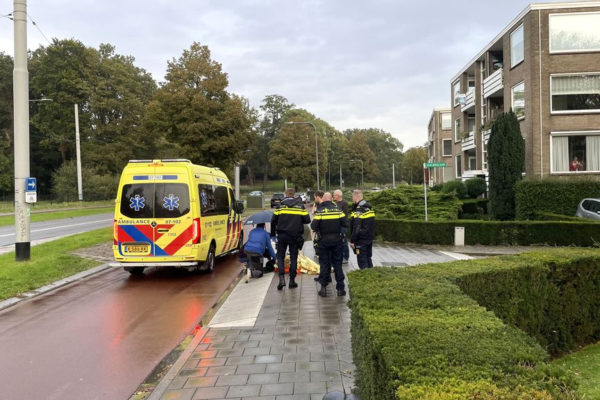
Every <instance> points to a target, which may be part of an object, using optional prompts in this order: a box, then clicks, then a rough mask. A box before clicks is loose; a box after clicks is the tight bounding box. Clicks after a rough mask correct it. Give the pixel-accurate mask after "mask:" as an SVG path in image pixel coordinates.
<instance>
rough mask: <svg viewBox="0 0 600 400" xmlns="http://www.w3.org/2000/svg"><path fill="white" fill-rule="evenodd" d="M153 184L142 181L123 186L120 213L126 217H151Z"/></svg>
mask: <svg viewBox="0 0 600 400" xmlns="http://www.w3.org/2000/svg"><path fill="white" fill-rule="evenodd" d="M153 206H154V184H152V183H142V184H134V185H125V186H123V193H122V195H121V214H123V215H124V216H126V217H128V218H152V216H153V212H152V208H153Z"/></svg>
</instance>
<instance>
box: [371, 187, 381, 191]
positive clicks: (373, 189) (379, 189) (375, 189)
mask: <svg viewBox="0 0 600 400" xmlns="http://www.w3.org/2000/svg"><path fill="white" fill-rule="evenodd" d="M381 190H382V189H381V188H380V187H377V186H375V187H374V188H371V192H381Z"/></svg>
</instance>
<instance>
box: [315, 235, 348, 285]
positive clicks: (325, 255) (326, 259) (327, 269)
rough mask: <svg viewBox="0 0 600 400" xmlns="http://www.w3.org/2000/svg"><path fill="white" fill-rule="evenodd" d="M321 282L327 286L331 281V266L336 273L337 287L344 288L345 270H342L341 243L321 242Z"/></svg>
mask: <svg viewBox="0 0 600 400" xmlns="http://www.w3.org/2000/svg"><path fill="white" fill-rule="evenodd" d="M318 249H319V267H320V268H319V283H320V284H321V285H323V286H327V284H328V283H329V282H331V267H332V266H333V272H334V273H335V282H336V284H335V288H336V289H337V290H343V289H344V271H343V270H342V248H341V247H340V245H339V243H335V244H325V243H319V247H318Z"/></svg>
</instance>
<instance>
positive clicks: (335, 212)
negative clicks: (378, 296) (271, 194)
mask: <svg viewBox="0 0 600 400" xmlns="http://www.w3.org/2000/svg"><path fill="white" fill-rule="evenodd" d="M347 226H348V220H347V219H346V215H345V214H344V212H343V211H341V210H340V209H339V208H338V207H337V205H336V204H335V203H333V202H332V197H331V193H329V192H328V193H325V194H324V195H323V201H322V202H321V203H320V204H319V207H318V208H317V211H316V212H315V216H314V219H313V221H312V223H311V225H310V227H311V229H312V230H313V231H314V232H315V236H316V238H317V240H316V241H317V249H318V252H319V266H320V272H319V283H320V284H321V290H319V296H322V297H325V296H327V290H326V288H327V284H328V283H329V282H330V281H331V277H330V275H331V267H332V266H333V271H334V273H335V282H336V289H337V295H338V296H345V295H346V291H345V290H344V271H343V270H342V248H341V246H340V245H341V243H342V242H343V240H344V234H345V232H346V228H347Z"/></svg>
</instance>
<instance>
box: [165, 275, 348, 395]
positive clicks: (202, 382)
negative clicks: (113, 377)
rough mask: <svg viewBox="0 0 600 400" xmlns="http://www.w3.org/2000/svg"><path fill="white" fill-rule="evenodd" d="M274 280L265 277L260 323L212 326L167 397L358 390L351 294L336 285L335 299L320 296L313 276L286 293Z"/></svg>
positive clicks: (332, 290) (332, 293)
mask: <svg viewBox="0 0 600 400" xmlns="http://www.w3.org/2000/svg"><path fill="white" fill-rule="evenodd" d="M273 278H274V276H273V274H268V275H265V277H263V278H261V279H271V280H272V281H271V284H270V286H269V288H268V291H267V294H266V297H265V300H264V303H263V305H262V308H261V310H260V312H259V314H258V318H257V319H256V323H255V325H254V326H253V327H236V328H209V329H208V330H206V332H205V335H204V337H203V338H202V340H201V341H200V343H199V344H198V346H197V347H196V349H195V350H194V352H193V353H192V354H191V356H190V357H189V359H188V360H187V361H186V363H185V364H184V366H183V367H182V368H181V369H180V370H179V372H178V373H177V376H176V377H175V378H174V379H173V380H172V381H171V383H170V385H169V387H168V389H167V390H166V391H165V392H164V393H163V394H162V397H161V399H232V398H233V399H271V400H278V399H311V400H317V399H319V400H320V399H322V398H323V396H324V395H325V394H326V393H327V392H330V391H333V390H337V391H342V392H346V393H348V394H349V393H350V392H351V390H352V387H353V386H354V378H353V373H354V364H353V363H352V353H351V345H350V311H349V309H348V307H347V305H346V302H347V300H348V296H344V297H337V295H336V293H335V286H332V285H329V286H328V294H329V296H328V297H326V298H321V297H319V296H317V290H318V287H317V283H316V282H314V280H313V278H314V275H302V276H300V277H299V278H300V279H298V280H297V281H298V284H299V287H298V288H296V289H291V290H290V289H288V288H287V287H286V288H285V289H284V290H282V291H278V290H277V287H276V286H277V279H276V277H275V279H273ZM286 279H287V276H286ZM242 284H243V283H242ZM249 301H253V299H249Z"/></svg>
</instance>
